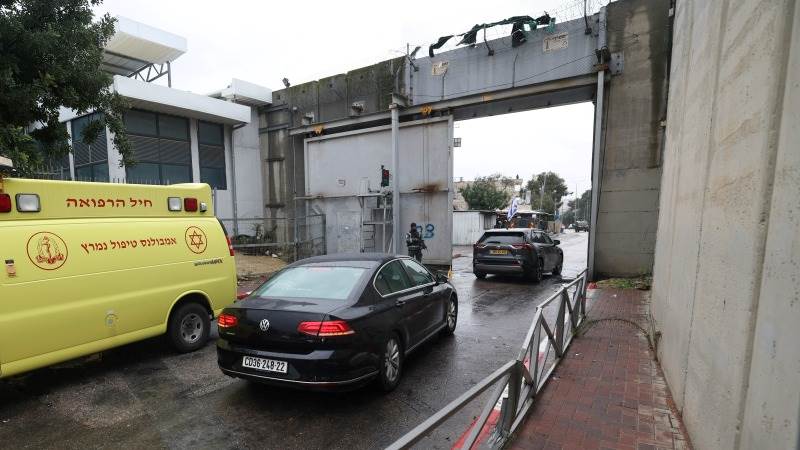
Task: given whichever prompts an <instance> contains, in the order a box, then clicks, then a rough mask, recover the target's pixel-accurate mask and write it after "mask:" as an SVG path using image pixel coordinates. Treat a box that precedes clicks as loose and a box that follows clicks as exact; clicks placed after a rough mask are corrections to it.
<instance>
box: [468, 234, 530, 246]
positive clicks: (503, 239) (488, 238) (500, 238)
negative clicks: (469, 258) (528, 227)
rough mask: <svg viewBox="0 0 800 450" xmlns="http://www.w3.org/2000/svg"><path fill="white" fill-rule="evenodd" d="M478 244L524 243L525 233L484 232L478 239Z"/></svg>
mask: <svg viewBox="0 0 800 450" xmlns="http://www.w3.org/2000/svg"><path fill="white" fill-rule="evenodd" d="M478 243H479V244H524V243H525V235H524V234H522V233H519V232H509V233H486V234H484V235H483V236H482V237H481V240H480V241H478Z"/></svg>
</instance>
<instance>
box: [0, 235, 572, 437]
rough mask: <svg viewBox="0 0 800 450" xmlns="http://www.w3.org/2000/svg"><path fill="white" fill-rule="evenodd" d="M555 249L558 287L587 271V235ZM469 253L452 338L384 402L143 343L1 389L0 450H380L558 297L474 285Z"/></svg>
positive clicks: (502, 281)
mask: <svg viewBox="0 0 800 450" xmlns="http://www.w3.org/2000/svg"><path fill="white" fill-rule="evenodd" d="M555 238H556V239H560V240H561V241H562V245H561V247H562V248H563V250H564V254H565V264H564V270H563V272H564V273H563V277H564V278H570V277H572V276H574V275H575V274H576V273H577V272H578V271H579V270H581V269H582V268H583V267H585V264H586V248H587V247H586V246H587V233H577V234H576V233H572V232H568V233H566V234H561V235H559V236H557V237H555ZM471 252H472V249H471V248H470V247H457V248H456V249H454V254H455V255H459V254H460V255H462V256H460V257H456V258H454V260H453V272H454V274H453V283H454V284H455V286H456V288H457V289H458V293H459V318H458V328H457V329H456V333H455V336H453V337H450V338H441V339H434V340H433V341H432V342H429V343H428V344H425V345H424V346H422V347H421V348H420V349H419V350H418V351H416V352H415V353H414V354H413V355H412V356H410V357H409V359H408V360H407V361H406V367H405V373H404V378H403V380H402V382H401V384H400V386H399V387H398V389H397V390H396V391H394V392H392V393H390V394H380V393H378V392H377V391H376V390H374V389H369V388H367V389H363V390H360V391H356V392H350V393H337V394H328V393H309V392H301V391H294V390H285V389H277V388H271V387H267V386H261V385H255V384H251V383H248V382H245V381H242V380H236V379H232V378H228V377H226V376H224V375H222V373H221V372H220V371H219V369H218V368H217V364H216V353H215V352H216V350H215V348H214V345H213V342H209V344H208V345H207V346H206V347H205V348H204V349H202V350H201V351H199V352H195V353H192V354H187V355H176V354H174V353H172V352H171V351H170V350H168V349H167V347H166V345H164V344H163V343H162V341H161V340H160V339H151V340H148V341H145V342H140V343H136V344H132V345H128V346H125V347H122V348H118V349H115V350H112V351H108V352H106V353H104V354H103V355H102V357H95V358H93V359H90V360H88V361H86V360H84V361H80V362H76V363H70V364H65V365H61V366H58V367H55V368H47V369H42V370H39V371H36V372H33V373H31V374H28V375H26V376H24V377H21V378H17V379H12V380H5V381H0V447H2V448H4V449H6V448H36V449H40V448H76V449H77V448H80V449H84V448H119V447H125V448H175V449H184V448H275V449H294V448H303V449H316V448H348V449H350V448H352V449H362V448H363V449H373V448H383V447H385V446H386V445H388V444H390V443H391V442H393V441H394V440H395V439H397V438H399V437H400V436H402V435H403V434H404V433H405V432H407V431H409V430H410V429H412V428H413V427H414V426H416V425H417V424H419V423H421V422H422V421H423V420H425V419H426V418H428V417H429V416H430V415H431V414H433V413H434V412H436V411H437V410H438V409H440V408H441V407H443V406H444V405H446V404H447V403H448V402H450V401H451V400H453V399H455V398H456V397H457V396H458V395H460V394H461V393H463V392H464V391H466V390H467V389H469V388H470V387H471V386H473V385H474V384H475V383H476V382H478V381H479V380H480V379H481V378H483V377H485V376H486V375H488V374H489V373H491V372H492V371H494V370H495V369H496V368H497V367H499V366H500V365H501V364H503V363H505V362H506V361H508V360H509V359H511V358H513V357H514V356H516V352H517V349H518V347H519V346H520V345H521V341H522V339H523V338H524V336H525V332H526V331H527V328H528V326H529V322H530V320H531V319H532V316H533V312H534V310H535V307H536V305H537V304H538V303H540V302H541V301H543V300H545V299H546V298H547V297H548V296H549V295H550V294H552V293H553V292H554V291H555V290H556V289H557V288H558V287H559V286H560V284H559V283H560V281H561V279H560V278H559V277H553V276H546V277H545V280H544V281H543V282H542V283H540V284H538V285H537V284H532V283H529V282H527V281H524V280H520V279H515V278H498V277H492V276H489V277H487V279H486V280H476V279H475V277H474V276H473V275H472V273H471ZM212 337H216V332H214V333H212ZM479 400H480V399H479ZM479 400H478V401H476V402H474V403H473V404H472V405H471V407H470V408H469V409H468V411H466V412H464V413H463V414H461V415H459V416H457V417H455V418H453V419H451V420H449V421H447V422H446V423H445V424H444V425H442V426H441V427H440V428H439V429H438V430H437V431H436V432H435V433H434V434H433V435H432V436H431V437H430V438H428V439H427V440H426V441H424V442H423V444H422V445H421V446H420V447H424V448H450V447H451V446H452V444H453V443H454V442H455V441H456V440H457V439H458V437H459V436H460V435H461V434H462V432H463V431H464V430H465V429H466V427H467V426H468V425H469V423H470V422H471V420H472V419H473V417H474V416H475V415H477V414H479V412H480V408H481V406H482V402H479Z"/></svg>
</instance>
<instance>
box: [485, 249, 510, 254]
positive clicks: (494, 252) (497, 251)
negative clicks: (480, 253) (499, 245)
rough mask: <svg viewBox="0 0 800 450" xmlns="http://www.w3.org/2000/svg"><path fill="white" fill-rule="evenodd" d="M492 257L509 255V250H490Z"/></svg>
mask: <svg viewBox="0 0 800 450" xmlns="http://www.w3.org/2000/svg"><path fill="white" fill-rule="evenodd" d="M489 254H490V255H507V254H508V250H489Z"/></svg>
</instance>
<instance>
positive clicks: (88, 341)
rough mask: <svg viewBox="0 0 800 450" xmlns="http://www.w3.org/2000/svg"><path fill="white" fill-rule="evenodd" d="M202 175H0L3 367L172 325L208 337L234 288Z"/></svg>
mask: <svg viewBox="0 0 800 450" xmlns="http://www.w3.org/2000/svg"><path fill="white" fill-rule="evenodd" d="M211 200H212V199H211V190H210V189H209V187H208V185H206V184H178V185H170V186H144V185H131V184H128V185H126V184H106V183H80V182H71V181H45V180H23V179H9V178H6V179H4V180H3V179H0V262H2V263H3V264H4V267H3V272H2V273H0V378H5V377H8V376H11V375H15V374H19V373H22V372H26V371H29V370H32V369H36V368H40V367H44V366H47V365H51V364H54V363H58V362H61V361H66V360H69V359H73V358H76V357H79V356H84V355H88V354H92V353H96V352H99V351H102V350H105V349H109V348H112V347H116V346H120V345H123V344H127V343H130V342H134V341H138V340H141V339H145V338H149V337H152V336H157V335H162V334H165V333H166V336H167V338H168V341H169V342H170V343H171V344H172V346H173V347H174V348H175V349H176V350H178V351H180V352H189V351H193V350H197V349H198V348H200V347H202V346H203V345H205V343H206V341H207V340H208V334H209V328H210V321H211V319H212V318H213V317H215V316H216V315H217V314H218V313H219V312H220V310H222V308H223V307H225V306H227V305H229V304H230V303H232V302H233V301H234V300H235V298H236V268H235V264H234V259H233V247H232V246H231V245H230V240H229V239H228V237H227V236H226V234H227V233H226V232H225V230H224V227H223V226H222V223H221V222H220V221H218V220H217V219H216V217H214V214H213V207H212V204H211Z"/></svg>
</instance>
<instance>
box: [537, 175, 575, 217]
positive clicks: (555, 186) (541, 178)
mask: <svg viewBox="0 0 800 450" xmlns="http://www.w3.org/2000/svg"><path fill="white" fill-rule="evenodd" d="M545 180H546V182H545ZM527 188H528V190H529V191H531V206H532V207H533V208H534V209H541V210H542V211H545V212H549V213H552V212H554V211H555V210H556V209H558V208H560V207H561V205H563V202H562V201H561V199H562V198H564V196H566V195H569V194H571V192H569V191H568V189H567V185H566V184H565V183H564V179H563V178H561V177H560V176H558V174H556V173H554V172H542V173H540V174H538V175H534V176H533V177H531V179H530V181H528V185H527ZM542 188H544V192H543V191H542Z"/></svg>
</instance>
